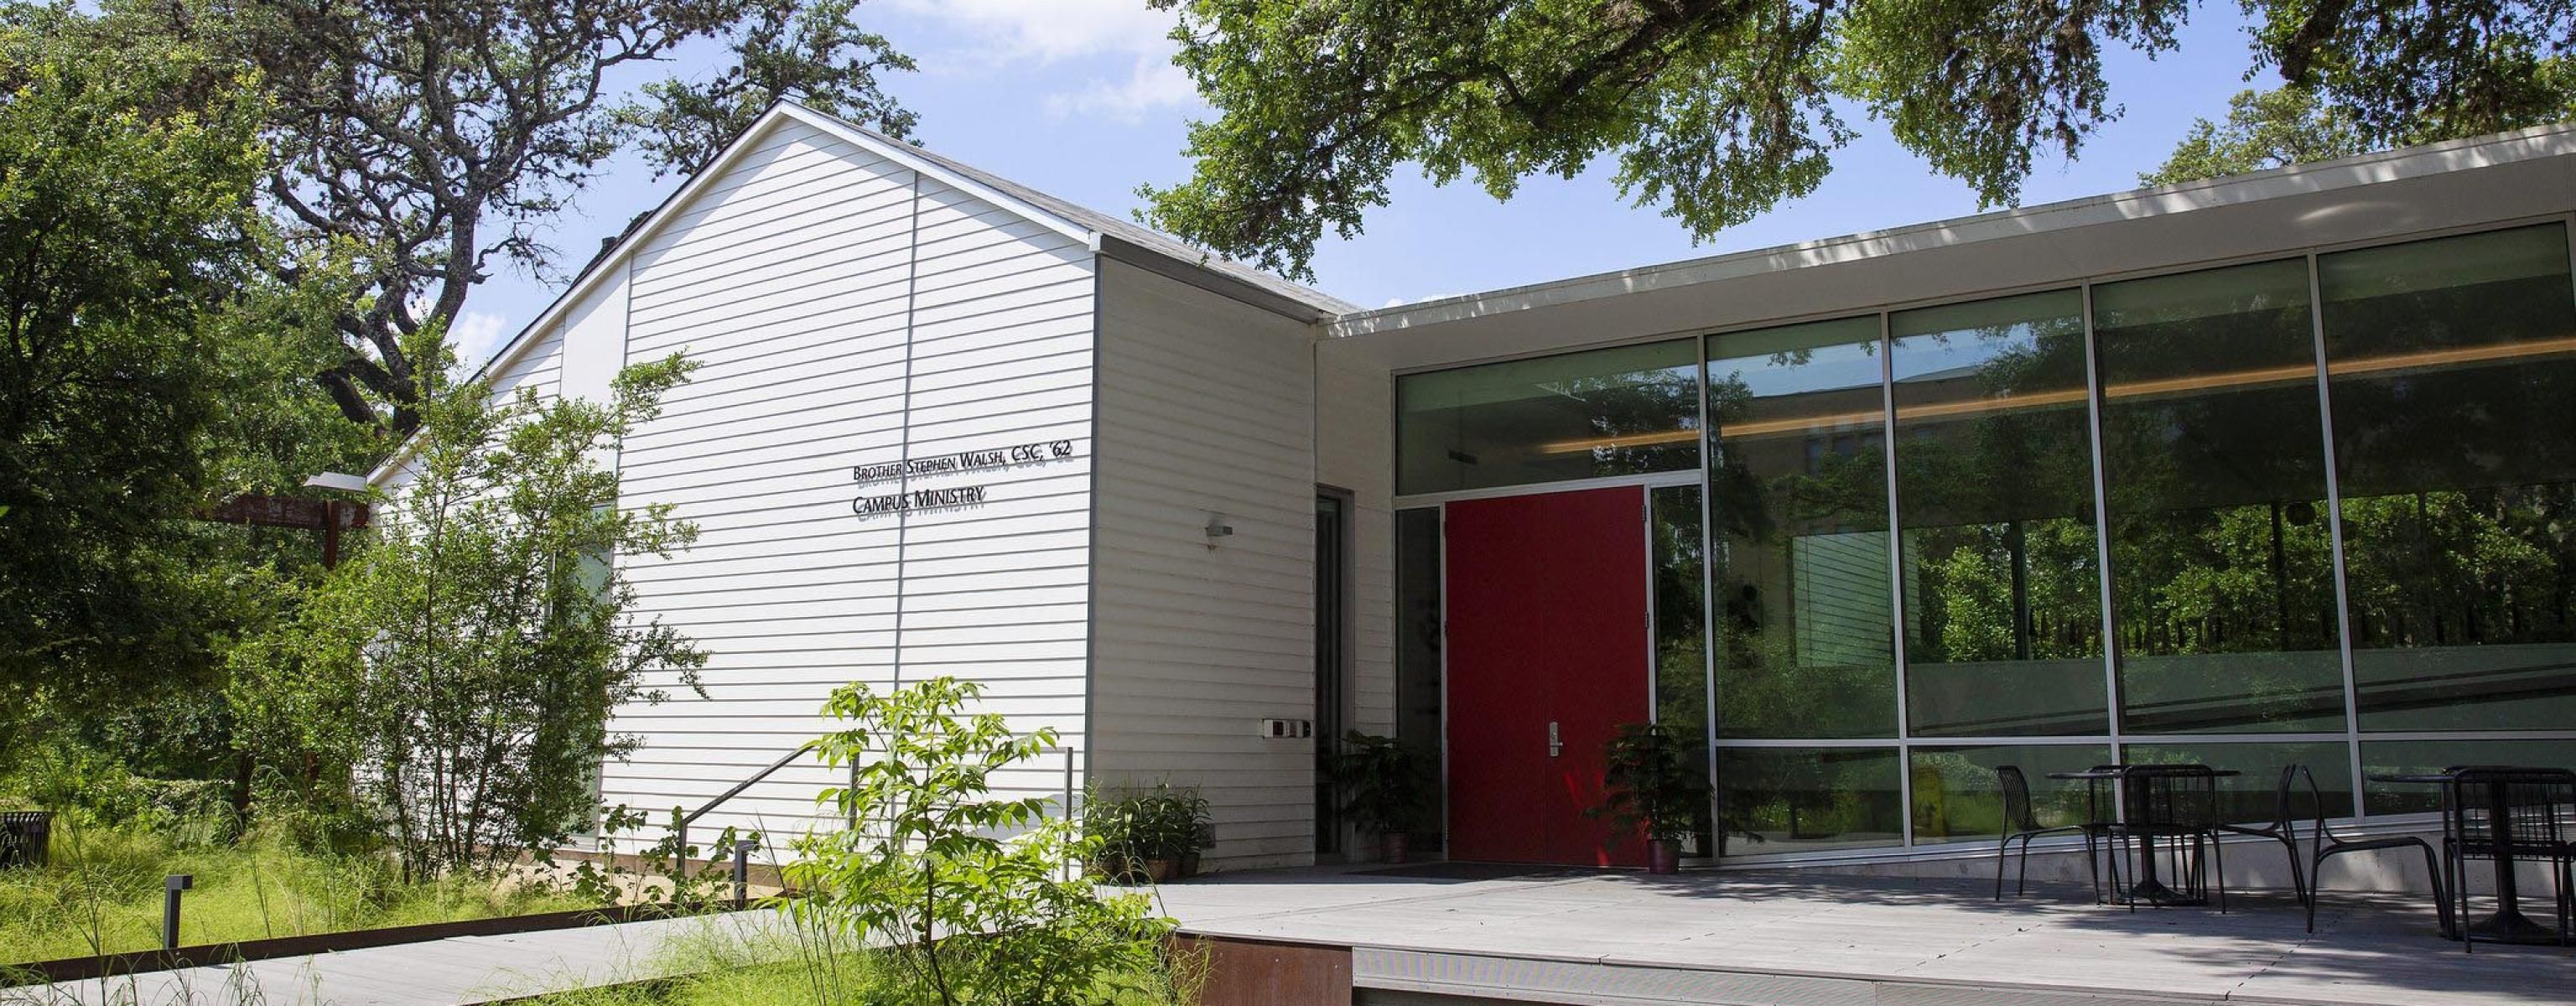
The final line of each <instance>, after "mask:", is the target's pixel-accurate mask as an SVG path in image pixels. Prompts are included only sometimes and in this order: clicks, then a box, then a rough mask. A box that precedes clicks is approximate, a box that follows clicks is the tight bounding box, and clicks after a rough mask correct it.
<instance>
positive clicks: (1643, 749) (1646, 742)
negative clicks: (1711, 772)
mask: <svg viewBox="0 0 2576 1006" xmlns="http://www.w3.org/2000/svg"><path fill="white" fill-rule="evenodd" d="M1698 746H1699V735H1698V733H1697V732H1695V731H1694V732H1685V731H1682V730H1678V729H1675V728H1673V727H1672V726H1670V725H1668V724H1663V723H1622V724H1620V725H1619V730H1618V732H1617V733H1615V734H1613V735H1612V736H1611V738H1610V741H1609V743H1608V744H1606V745H1604V753H1605V754H1606V755H1607V756H1608V759H1609V770H1608V772H1607V773H1606V774H1605V775H1604V778H1603V781H1604V783H1605V784H1606V785H1607V787H1608V788H1607V789H1606V790H1605V791H1604V792H1603V794H1602V802H1601V805H1600V806H1598V807H1594V808H1591V809H1589V810H1587V811H1585V812H1584V813H1585V814H1586V816H1589V817H1593V818H1598V819H1607V820H1608V821H1609V822H1610V825H1611V829H1612V831H1613V833H1614V834H1617V835H1629V834H1639V833H1642V834H1644V835H1645V836H1646V837H1648V838H1671V839H1686V838H1689V837H1690V836H1691V835H1692V834H1693V833H1695V832H1697V831H1698V830H1699V828H1700V824H1701V822H1702V820H1704V819H1705V818H1706V817H1707V816H1708V799H1709V787H1708V773H1707V772H1706V770H1704V769H1702V768H1701V767H1700V764H1699V762H1698V761H1696V760H1695V759H1693V758H1692V757H1691V752H1692V750H1693V749H1694V748H1697V747H1698Z"/></svg>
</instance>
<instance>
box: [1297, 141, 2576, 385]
mask: <svg viewBox="0 0 2576 1006" xmlns="http://www.w3.org/2000/svg"><path fill="white" fill-rule="evenodd" d="M2571 153H2576V126H2570V125H2566V124H2561V125H2551V126H2535V127H2532V128H2529V129H2522V130H2516V131H2514V132H2509V133H2498V134H2494V135H2490V136H2480V137H2472V138H2469V139H2464V140H2453V141H2449V142H2445V143H2436V144H2428V145H2425V146H2420V147H2406V148H2400V149H2397V150H2387V151H2380V152H2377V153H2371V154H2362V155H2359V156H2355V157H2347V158H2343V159H2340V160H2333V161H2321V162H2317V163H2313V164H2299V165H2292V166H2290V167H2285V168H2274V169H2271V170H2268V171H2260V172H2255V173H2252V174H2246V175H2237V176H2232V177H2227V178H2217V179H2210V180H2205V181H2196V182H2181V183H2177V184H2172V185H2161V186H2154V187H2151V188H2143V189H2134V190H2130V191H2126V192H2115V193H2109V194H2105V195H2097V196H2085V197H2081V198H2076V199H2070V200H2064V201H2061V202H2054V203H2044V204H2041V205H2038V206H2025V207H2019V208H2015V209H2008V210H1997V211H1995V212H1991V213H1980V214H1975V215H1972V216H1966V217H1958V218H1953V219H1949V220H1936V221H1930V222H1925V223H1918V224H1910V225H1906V226H1901V227H1894V228H1888V229H1883V230H1874V231H1861V232H1858V233H1854V234H1846V235H1842V236H1840V237H1831V238H1823V239H1818V240H1812V241H1801V242H1797V243H1793V244H1785V245H1774V246H1771V247H1767V248H1755V249H1750V250H1746V251H1740V252H1730V253H1727V254H1723V255H1715V256H1708V257H1703V258H1695V259H1686V260H1683V261H1679V262H1669V263H1663V264H1658V265H1649V266H1641V267H1637V268H1632V269H1622V270H1618V271H1614V272H1606V273H1595V274H1592V275H1588V276H1574V277H1568V278H1566V279H1558V280H1548V281H1545V282H1541V283H1533V284H1528V285H1524V286H1516V287H1506V288H1503V289H1499V290H1488V291H1484V292H1481V293H1472V294H1465V295H1461V296H1455V297H1444V298H1441V299H1439V300H1430V301H1423V302H1421V303H1418V304H1404V305H1400V306H1396V307H1389V308H1380V309H1377V310H1371V311H1363V312H1359V313H1356V314H1347V315H1343V316H1342V317H1341V318H1339V319H1337V320H1335V321H1333V322H1332V323H1331V325H1330V332H1329V334H1330V335H1331V336H1334V337H1341V338H1348V337H1354V336H1368V335H1374V334H1378V333H1386V332H1393V331H1398V330H1402V329H1416V328H1423V327H1428V326H1435V325H1443V324H1447V323H1452V322H1460V321H1468V320H1472V319H1476V318H1483V317H1490V316H1493V315H1497V314H1508V313H1511V312H1516V311H1525V310H1530V309H1533V308H1543V307H1553V306H1558V305H1564V304H1572V303H1577V302H1581V301H1588V300H1599V299H1603V298H1608V297H1616V296H1620V295H1622V294H1632V293H1639V292H1643V291H1648V290H1666V289H1672V288H1675V287H1685V286H1694V285H1698V284H1703V283H1712V282H1718V281H1722V280H1728V279H1737V278H1742V277H1746V276H1752V275H1758V274H1763V273H1774V272H1780V271H1784V270H1789V269H1797V268H1804V267H1808V266H1818V265H1829V264H1833V263H1838V262H1850V261H1856V260H1860V259H1868V258H1877V257H1881V256H1886V255H1892V254H1900V253H1903V252H1909V251H1921V250H1927V249H1931V248H1938V247H1949V246H1956V245H1963V244H1973V243H1976V242H1979V241H1984V240H1989V239H1994V238H2007V237H2025V236H2036V235H2043V234H2050V233H2058V234H2064V233H2070V232H2073V231H2075V230H2077V229H2079V228H2082V227H2086V226H2089V225H2094V224H2105V223H2116V222H2119V221H2125V220H2136V219H2141V218H2146V217H2156V216H2166V215H2171V214H2176V213H2185V212H2190V211H2194V210H2207V209H2217V208H2221V207H2226V206H2234V205H2242V204H2246V203H2259V202H2264V201H2268V200H2272V199H2278V198H2284V197H2290V196H2298V195H2305V194H2312V193H2319V192H2329V191H2336V190H2351V189H2357V188H2362V187H2365V186H2369V185H2373V184H2378V183H2382V182H2390V181H2396V180H2400V179H2405V178H2413V177H2420V176H2425V175H2438V174H2444V173H2448V172H2453V171H2461V170H2467V169H2474V168H2482V167H2491V166H2495V165H2500V164H2507V163H2513V162H2517V161H2528V160H2536V159H2540V158H2546V157H2552V156H2566V155H2569V154H2571Z"/></svg>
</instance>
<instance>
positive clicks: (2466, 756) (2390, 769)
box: [2361, 739, 2576, 814]
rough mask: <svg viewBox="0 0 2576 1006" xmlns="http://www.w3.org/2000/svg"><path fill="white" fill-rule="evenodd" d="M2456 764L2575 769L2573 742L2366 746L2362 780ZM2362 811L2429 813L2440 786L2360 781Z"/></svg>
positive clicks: (2438, 802)
mask: <svg viewBox="0 0 2576 1006" xmlns="http://www.w3.org/2000/svg"><path fill="white" fill-rule="evenodd" d="M2457 765H2519V766H2526V767H2538V768H2569V769H2576V740H2537V739H2534V740H2433V741H2366V742H2364V743H2363V744H2362V745H2361V771H2362V774H2363V775H2365V776H2370V775H2389V774H2399V773H2403V774H2408V775H2417V774H2422V773H2427V772H2439V771H2442V770H2443V769H2447V768H2451V767H2453V766H2457ZM2363 785H2364V786H2365V787H2367V788H2366V789H2364V791H2363V793H2364V796H2363V802H2364V809H2365V810H2368V811H2369V812H2370V813H2373V814H2430V813H2433V812H2435V811H2438V810H2441V809H2442V791H2441V787H2439V786H2434V785H2430V784H2426V783H2407V782H2365V783H2363Z"/></svg>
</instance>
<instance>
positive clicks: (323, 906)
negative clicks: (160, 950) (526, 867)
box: [0, 812, 582, 962]
mask: <svg viewBox="0 0 2576 1006" xmlns="http://www.w3.org/2000/svg"><path fill="white" fill-rule="evenodd" d="M174 873H185V874H189V875H191V876H193V877H195V878H196V888H195V889H194V890H192V891H190V892H189V893H188V900H187V908H186V910H185V911H184V912H182V913H181V915H180V922H181V929H180V940H181V942H182V943H187V944H204V943H224V942H232V941H237V940H249V939H267V938H270V937H277V936H297V935H305V934H312V933H327V932H340V931H346V930H352V929H372V928H378V927H383V926H396V925H412V924H418V923H425V922H441V921H449V920H455V919H477V918H490V917H494V916H501V915H517V914H527V913H532V912H545V911H558V910H565V909H572V908H579V907H582V904H581V903H579V902H577V901H574V900H572V899H568V898H565V897H563V896H560V895H557V894H553V893H550V892H548V891H546V890H544V889H543V888H540V887H535V886H526V885H518V886H508V887H504V886H497V885H494V884H491V883H482V882H477V881H474V880H472V879H470V878H465V877H449V878H444V879H442V880H440V881H438V882H436V883H431V884H404V883H402V881H401V878H400V876H399V872H398V871H397V870H396V868H395V866H394V864H393V863H392V862H391V861H390V860H387V859H385V858H383V857H381V856H349V855H337V854H332V853H323V852H313V851H309V850H307V849H304V848H303V847H301V846H299V845H298V844H297V843H295V842H294V841H292V840H291V839H290V838H289V837H288V836H286V835H284V834H283V833H281V832H279V831H277V830H274V829H264V830H260V831H255V832H253V833H252V834H250V835H248V836H246V837H245V838H243V839H242V840H241V841H240V842H238V843H213V844H189V843H185V842H182V841H179V840H176V839H174V838H173V837H172V836H171V835H170V834H169V833H168V831H167V829H166V828H165V827H164V826H162V825H161V824H158V823H155V822H151V821H145V820H139V819H138V820H136V821H130V822H127V823H125V824H107V823H103V822H100V821H97V820H94V819H92V818H91V817H90V816H89V815H87V814H85V813H80V812H75V813H73V814H71V815H69V816H67V817H63V818H58V819H56V821H55V827H54V835H53V857H52V863H51V864H50V865H49V866H48V867H47V868H45V869H42V870H6V871H0V962H28V961H39V960H53V959H57V958H64V957H80V956H86V955H90V954H98V953H122V952H126V951H135V950H148V949H151V948H153V947H157V946H160V942H161V883H162V878H163V877H166V876H169V875H170V874H174Z"/></svg>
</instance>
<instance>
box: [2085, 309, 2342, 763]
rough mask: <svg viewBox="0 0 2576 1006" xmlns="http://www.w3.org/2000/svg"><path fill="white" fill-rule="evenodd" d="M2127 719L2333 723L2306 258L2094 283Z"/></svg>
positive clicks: (2303, 728) (2203, 724) (2328, 573)
mask: <svg viewBox="0 0 2576 1006" xmlns="http://www.w3.org/2000/svg"><path fill="white" fill-rule="evenodd" d="M2093 329H2094V339H2095V344H2094V345H2095V349H2094V352H2095V354H2096V357H2097V359H2098V360H2099V361H2100V365H2101V369H2102V456H2103V474H2104V477H2105V478H2106V480H2107V481H2108V484H2109V489H2110V492H2109V499H2108V503H2109V506H2110V514H2111V597H2112V601H2113V607H2114V610H2115V611H2116V612H2117V614H2118V618H2117V619H2116V621H2115V623H2114V624H2116V625H2118V626H2119V631H2120V664H2121V702H2122V710H2123V711H2122V714H2121V715H2122V719H2121V728H2122V729H2123V730H2127V731H2133V732H2138V733H2176V732H2193V731H2220V732H2231V733H2237V732H2254V731H2267V730H2272V731H2292V732H2312V733H2313V732H2327V731H2332V732H2338V733H2339V732H2341V731H2342V730H2343V729H2344V701H2343V659H2342V655H2341V653H2340V652H2339V651H2338V649H2337V637H2338V635H2339V632H2338V630H2337V628H2336V624H2335V610H2334V572H2333V569H2334V545H2333V541H2332V538H2331V536H2330V535H2329V533H2328V528H2327V525H2328V523H2329V522H2328V521H2327V520H2326V519H2325V516H2326V506H2327V504H2326V471H2325V437H2324V434H2323V431H2322V427H2323V425H2324V423H2323V421H2322V420H2321V419H2320V418H2319V415H2318V410H2317V367H2316V335H2315V331H2314V329H2313V327H2312V325H2311V322H2310V318H2309V315H2308V267H2307V263H2306V262H2305V261H2304V260H2299V259H2293V260H2290V261H2286V262H2267V263H2263V264H2259V265H2248V266H2238V267H2235V268H2229V269H2211V270H2207V271H2204V272H2195V273H2186V274H2183V275H2178V276H2159V277H2155V278H2153V279H2141V280H2132V281H2129V282H2125V283H2107V284H2104V285H2101V286H2098V287H2095V288H2094V289H2093Z"/></svg>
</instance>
